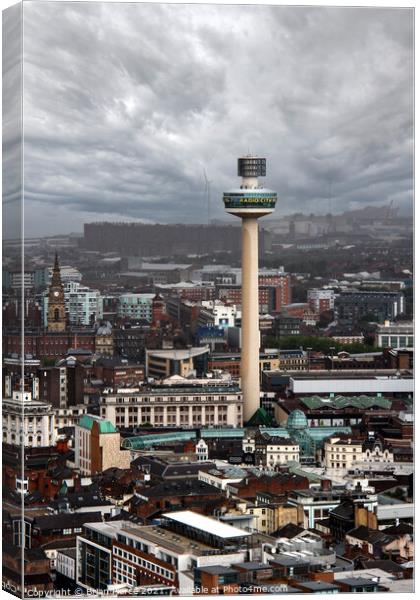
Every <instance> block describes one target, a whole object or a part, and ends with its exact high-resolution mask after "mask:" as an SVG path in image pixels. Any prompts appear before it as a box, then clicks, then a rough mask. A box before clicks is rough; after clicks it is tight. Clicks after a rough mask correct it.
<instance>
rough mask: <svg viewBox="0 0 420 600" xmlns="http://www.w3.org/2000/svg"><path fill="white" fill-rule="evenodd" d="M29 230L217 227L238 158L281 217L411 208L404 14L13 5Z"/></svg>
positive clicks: (408, 15) (409, 34) (409, 71)
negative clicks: (256, 163)
mask: <svg viewBox="0 0 420 600" xmlns="http://www.w3.org/2000/svg"><path fill="white" fill-rule="evenodd" d="M23 6H24V123H25V130H24V132H25V135H24V140H25V146H24V157H25V163H24V164H25V179H24V184H25V201H26V204H25V226H26V231H27V234H28V235H30V234H34V235H40V234H46V233H50V234H53V233H61V232H65V231H68V232H69V231H80V230H81V228H82V224H83V223H84V222H88V221H94V220H131V219H136V220H137V219H138V220H143V221H145V222H163V223H165V222H205V221H206V219H207V209H206V203H205V194H204V170H203V169H205V171H206V174H207V177H208V179H209V180H210V181H211V217H212V218H218V219H220V218H226V219H228V218H229V217H225V216H224V212H223V204H222V200H221V194H222V192H223V190H225V189H229V188H231V187H234V186H235V185H236V181H237V179H236V177H237V176H236V158H237V157H238V156H240V155H242V154H244V153H247V152H252V153H256V154H262V155H264V156H266V157H267V159H268V163H267V178H266V182H265V183H266V185H267V186H268V187H271V188H273V189H275V190H276V191H277V192H278V196H279V201H278V211H277V214H279V215H281V214H285V213H287V212H289V213H290V212H296V211H302V212H314V213H317V212H327V211H328V210H329V209H330V208H331V209H332V211H333V212H340V211H341V210H343V209H349V208H359V207H361V206H363V205H367V204H378V205H383V204H385V203H390V202H391V201H394V206H395V207H400V209H401V210H406V211H407V210H410V208H411V205H412V199H413V189H412V188H413V184H412V177H413V139H412V138H413V12H412V11H411V10H409V9H386V8H382V9H381V8H372V9H369V8H322V7H321V8H317V7H313V8H301V7H272V6H271V7H270V6H246V5H243V6H222V5H208V6H206V5H202V6H200V5H156V4H143V5H142V4H119V3H115V4H109V3H78V2H75V3H71V2H69V3H67V2H51V3H49V2H48V3H47V2H46V3H43V2H26V3H24V5H23Z"/></svg>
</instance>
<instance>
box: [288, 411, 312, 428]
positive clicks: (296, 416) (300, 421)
mask: <svg viewBox="0 0 420 600" xmlns="http://www.w3.org/2000/svg"><path fill="white" fill-rule="evenodd" d="M286 427H287V429H306V428H307V427H308V419H307V418H306V415H305V413H304V412H302V411H301V410H293V411H292V412H291V413H290V415H289V416H288V417H287V425H286Z"/></svg>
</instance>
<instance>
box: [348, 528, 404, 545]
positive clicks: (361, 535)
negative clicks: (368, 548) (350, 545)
mask: <svg viewBox="0 0 420 600" xmlns="http://www.w3.org/2000/svg"><path fill="white" fill-rule="evenodd" d="M347 535H349V536H350V537H354V538H357V539H358V540H363V541H366V542H369V543H370V544H388V543H389V542H392V541H393V540H394V539H395V538H396V537H397V536H395V535H390V534H389V533H386V532H385V531H376V530H373V529H368V528H367V527H365V526H364V525H362V526H360V527H356V529H352V530H351V531H349V532H348V533H347Z"/></svg>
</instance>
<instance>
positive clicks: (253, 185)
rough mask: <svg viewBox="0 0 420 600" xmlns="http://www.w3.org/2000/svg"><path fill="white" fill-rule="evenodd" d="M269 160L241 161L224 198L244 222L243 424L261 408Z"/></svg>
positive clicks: (271, 197) (271, 199)
mask: <svg viewBox="0 0 420 600" xmlns="http://www.w3.org/2000/svg"><path fill="white" fill-rule="evenodd" d="M265 174H266V159H265V158H261V157H259V156H244V157H241V158H239V159H238V175H239V176H240V177H242V182H241V184H240V186H239V187H238V188H235V189H232V190H229V191H228V192H225V193H224V194H223V202H224V204H225V210H226V212H227V213H229V214H231V215H235V216H236V217H240V218H241V219H242V349H241V387H242V391H243V397H244V421H245V422H247V421H249V420H250V419H251V417H252V416H253V415H254V413H255V412H256V411H257V410H258V409H259V407H260V372H259V349H260V332H259V302H258V219H259V218H260V217H263V216H265V215H269V214H270V213H272V212H273V211H274V209H275V205H276V201H277V193H276V192H274V191H273V190H269V189H267V188H264V187H262V186H261V185H260V184H259V181H258V177H265Z"/></svg>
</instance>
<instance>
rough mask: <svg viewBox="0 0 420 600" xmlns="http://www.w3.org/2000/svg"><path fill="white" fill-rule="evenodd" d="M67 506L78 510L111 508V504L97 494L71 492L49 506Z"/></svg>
mask: <svg viewBox="0 0 420 600" xmlns="http://www.w3.org/2000/svg"><path fill="white" fill-rule="evenodd" d="M66 504H69V506H70V507H71V508H74V509H78V508H82V507H86V506H111V505H112V502H110V501H109V500H104V499H103V498H102V497H101V496H100V495H99V494H97V493H95V492H91V491H81V492H73V493H71V494H67V495H66V496H61V497H60V498H59V499H58V500H54V501H53V502H51V504H50V506H53V507H57V508H58V509H59V508H60V507H64V506H66Z"/></svg>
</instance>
